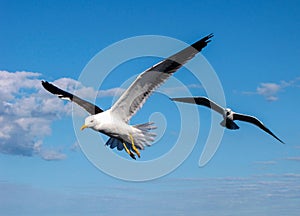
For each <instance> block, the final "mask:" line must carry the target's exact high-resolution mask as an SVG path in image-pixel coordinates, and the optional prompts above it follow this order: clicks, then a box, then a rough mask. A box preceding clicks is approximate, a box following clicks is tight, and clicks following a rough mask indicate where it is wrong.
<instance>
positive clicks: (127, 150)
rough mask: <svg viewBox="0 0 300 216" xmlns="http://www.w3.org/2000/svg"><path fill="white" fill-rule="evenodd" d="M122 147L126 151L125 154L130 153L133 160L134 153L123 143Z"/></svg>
mask: <svg viewBox="0 0 300 216" xmlns="http://www.w3.org/2000/svg"><path fill="white" fill-rule="evenodd" d="M123 146H124V149H125V151H126V152H127V154H129V155H130V157H132V158H133V159H134V160H136V158H135V155H134V154H133V153H132V152H131V151H130V150H129V149H128V148H127V146H126V144H125V143H123Z"/></svg>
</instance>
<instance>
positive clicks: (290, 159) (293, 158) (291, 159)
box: [284, 156, 300, 162]
mask: <svg viewBox="0 0 300 216" xmlns="http://www.w3.org/2000/svg"><path fill="white" fill-rule="evenodd" d="M284 160H289V161H299V162H300V156H297V157H286V158H284Z"/></svg>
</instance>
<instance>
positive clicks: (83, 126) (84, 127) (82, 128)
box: [80, 124, 88, 130]
mask: <svg viewBox="0 0 300 216" xmlns="http://www.w3.org/2000/svg"><path fill="white" fill-rule="evenodd" d="M87 127H88V126H86V125H85V124H84V125H82V127H81V128H80V130H84V129H86V128H87Z"/></svg>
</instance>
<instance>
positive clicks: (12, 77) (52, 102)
mask: <svg viewBox="0 0 300 216" xmlns="http://www.w3.org/2000/svg"><path fill="white" fill-rule="evenodd" d="M54 83H55V84H57V85H59V86H60V87H61V88H63V89H66V90H67V91H71V92H73V91H75V89H76V90H77V89H78V90H77V91H76V94H77V95H79V96H81V97H83V98H87V99H89V98H90V99H92V98H94V97H96V95H97V94H98V92H97V91H95V90H94V89H93V88H91V87H84V86H83V85H82V84H80V83H79V82H78V81H76V80H73V79H70V78H61V79H58V80H55V81H54ZM70 108H71V103H65V102H64V101H62V100H59V99H58V98H57V97H55V96H53V95H52V94H50V93H49V92H47V91H45V90H44V89H43V87H42V85H41V79H40V74H39V73H34V72H24V71H22V72H8V71H0V153H4V154H12V155H24V156H35V155H38V156H40V157H41V158H43V159H45V160H62V159H65V158H66V155H65V154H63V153H62V152H60V151H57V150H54V149H49V148H46V147H44V146H43V139H44V138H45V137H46V136H49V135H50V134H51V127H50V126H51V123H52V122H53V121H55V120H58V119H60V118H61V117H62V116H66V115H70V113H71V109H70Z"/></svg>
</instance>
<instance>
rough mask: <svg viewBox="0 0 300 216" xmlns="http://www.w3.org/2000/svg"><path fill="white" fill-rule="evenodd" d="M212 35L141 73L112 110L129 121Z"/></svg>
mask: <svg viewBox="0 0 300 216" xmlns="http://www.w3.org/2000/svg"><path fill="white" fill-rule="evenodd" d="M211 37H213V35H212V34H210V35H208V36H206V37H204V38H202V39H201V40H199V41H197V42H196V43H194V44H192V45H191V46H189V47H187V48H185V49H183V50H182V51H180V52H178V53H176V54H174V55H172V56H170V57H169V58H167V59H165V60H163V61H161V62H159V63H158V64H156V65H154V66H152V67H151V68H149V69H147V70H146V71H144V72H143V73H141V74H140V75H139V76H138V77H137V78H136V79H135V81H134V82H133V83H132V84H131V85H130V86H129V88H128V89H127V90H126V91H125V92H124V93H123V94H122V95H121V97H120V98H119V99H118V100H117V101H116V103H115V104H114V105H113V106H112V108H111V112H113V113H114V115H117V116H119V117H120V118H121V119H122V120H123V121H126V122H127V121H128V120H129V119H130V118H131V117H132V116H133V115H134V114H135V113H136V112H137V111H138V110H139V109H140V108H141V107H142V106H143V104H144V103H145V101H146V100H147V98H148V97H149V96H150V95H151V94H152V93H153V91H154V90H155V89H156V88H157V87H159V86H160V85H161V84H163V83H164V82H165V81H166V80H167V79H168V78H169V77H170V76H171V75H172V74H173V73H174V72H176V71H177V70H178V69H179V68H180V67H181V66H182V65H184V64H185V63H186V62H187V61H188V60H190V59H192V58H193V57H194V56H195V55H196V54H197V53H198V52H200V51H201V50H202V49H203V48H204V47H205V46H206V45H207V44H208V43H209V42H210V40H209V39H210V38H211Z"/></svg>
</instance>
